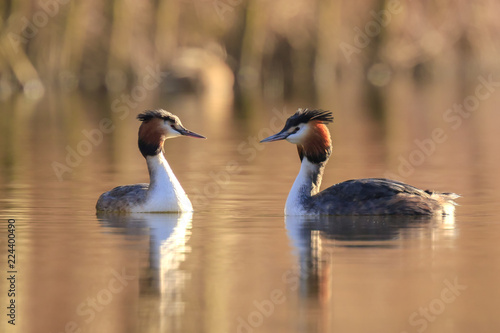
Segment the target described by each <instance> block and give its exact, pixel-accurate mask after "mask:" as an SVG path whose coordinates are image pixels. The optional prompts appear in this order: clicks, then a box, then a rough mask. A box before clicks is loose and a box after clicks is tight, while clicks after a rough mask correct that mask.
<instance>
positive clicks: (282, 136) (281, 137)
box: [260, 131, 290, 143]
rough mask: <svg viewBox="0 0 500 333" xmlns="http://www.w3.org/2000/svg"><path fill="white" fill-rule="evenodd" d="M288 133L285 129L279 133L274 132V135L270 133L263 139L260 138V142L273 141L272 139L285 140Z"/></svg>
mask: <svg viewBox="0 0 500 333" xmlns="http://www.w3.org/2000/svg"><path fill="white" fill-rule="evenodd" d="M289 135H290V134H289V133H288V132H286V131H281V132H279V133H276V134H274V135H271V136H270V137H267V138H265V139H264V140H261V141H260V142H261V143H262V142H273V141H279V140H285V139H286V138H287V137H288V136H289Z"/></svg>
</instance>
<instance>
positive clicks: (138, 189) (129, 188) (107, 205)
mask: <svg viewBox="0 0 500 333" xmlns="http://www.w3.org/2000/svg"><path fill="white" fill-rule="evenodd" d="M148 188H149V184H135V185H124V186H118V187H115V188H114V189H112V190H111V191H108V192H105V193H103V194H101V196H100V197H99V199H98V200H97V204H96V209H97V210H98V211H130V208H131V207H133V206H136V205H138V204H141V203H142V202H144V201H145V200H146V193H147V191H148Z"/></svg>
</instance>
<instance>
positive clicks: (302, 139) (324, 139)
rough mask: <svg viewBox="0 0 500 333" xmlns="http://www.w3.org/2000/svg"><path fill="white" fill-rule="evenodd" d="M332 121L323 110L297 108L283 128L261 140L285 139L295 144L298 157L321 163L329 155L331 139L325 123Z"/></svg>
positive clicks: (331, 117) (331, 116) (330, 114)
mask: <svg viewBox="0 0 500 333" xmlns="http://www.w3.org/2000/svg"><path fill="white" fill-rule="evenodd" d="M332 121H333V115H332V113H331V112H330V111H325V110H308V109H298V111H297V112H295V114H293V115H292V116H291V117H290V118H288V119H287V121H286V123H285V126H284V127H283V129H282V130H281V131H280V132H279V133H277V134H274V135H271V136H270V137H268V138H265V139H264V140H262V141H261V142H272V141H278V140H287V141H288V142H291V143H294V144H296V145H297V149H298V152H299V156H300V159H301V160H302V159H303V158H304V157H307V159H308V160H309V161H310V162H313V163H321V162H324V161H326V160H327V159H328V157H330V154H331V149H332V141H331V139H330V132H329V131H328V128H327V127H326V125H325V124H328V123H330V122H332Z"/></svg>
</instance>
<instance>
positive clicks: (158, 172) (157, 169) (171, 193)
mask: <svg viewBox="0 0 500 333" xmlns="http://www.w3.org/2000/svg"><path fill="white" fill-rule="evenodd" d="M146 160H147V163H148V168H149V172H150V178H151V183H150V185H149V190H148V193H147V198H146V201H145V203H144V204H142V205H141V206H138V207H136V208H134V209H133V210H132V211H134V212H190V211H192V210H193V206H192V205H191V201H189V198H188V196H187V195H186V192H184V189H183V188H182V186H181V184H180V183H179V181H178V180H177V178H176V177H175V175H174V172H173V171H172V169H171V168H170V165H169V164H168V162H167V160H166V159H165V157H164V156H163V153H160V154H158V155H156V156H148V157H147V158H146Z"/></svg>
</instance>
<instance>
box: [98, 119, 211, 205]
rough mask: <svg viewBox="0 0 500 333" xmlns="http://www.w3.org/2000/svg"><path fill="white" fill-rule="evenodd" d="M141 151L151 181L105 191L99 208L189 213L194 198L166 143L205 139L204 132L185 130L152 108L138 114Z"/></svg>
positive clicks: (179, 123)
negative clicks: (178, 175) (179, 138)
mask: <svg viewBox="0 0 500 333" xmlns="http://www.w3.org/2000/svg"><path fill="white" fill-rule="evenodd" d="M137 119H139V120H140V121H142V124H141V126H140V127H139V150H140V151H141V153H142V156H144V158H145V159H146V162H147V164H148V170H149V178H150V184H136V185H125V186H118V187H115V188H114V189H112V190H111V191H108V192H105V193H103V194H101V196H100V197H99V200H97V204H96V209H97V210H98V211H108V212H109V211H121V212H188V211H192V210H193V206H192V205H191V201H189V198H188V197H187V195H186V193H185V192H184V190H183V189H182V186H181V184H180V183H179V181H178V180H177V178H175V175H174V173H173V171H172V169H171V168H170V166H169V165H168V162H167V160H166V159H165V156H164V155H163V143H164V142H165V140H166V139H169V138H175V137H177V136H181V135H184V136H190V137H193V138H202V139H205V137H204V136H203V135H200V134H196V133H194V132H191V131H189V130H187V129H185V128H184V127H183V126H182V124H181V121H180V120H179V118H178V117H177V116H175V115H173V114H172V113H170V112H167V111H165V110H149V111H145V112H143V113H141V114H139V115H138V116H137Z"/></svg>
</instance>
